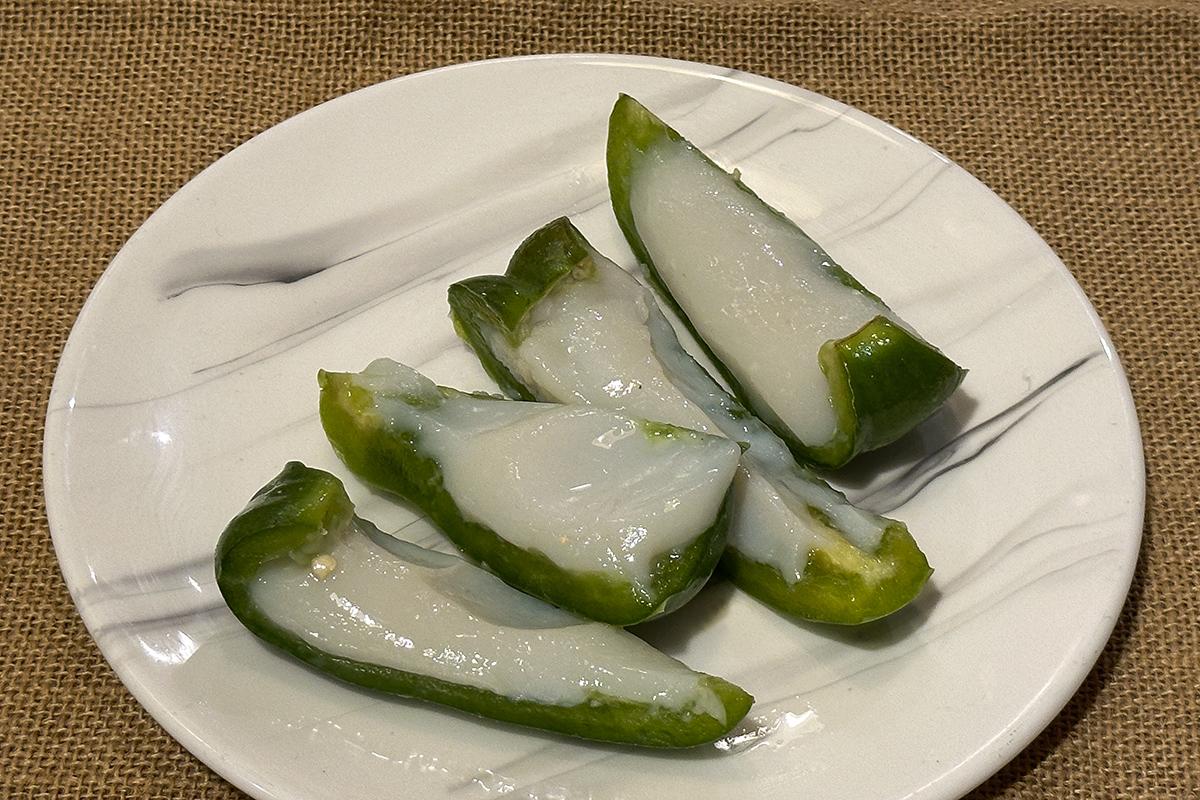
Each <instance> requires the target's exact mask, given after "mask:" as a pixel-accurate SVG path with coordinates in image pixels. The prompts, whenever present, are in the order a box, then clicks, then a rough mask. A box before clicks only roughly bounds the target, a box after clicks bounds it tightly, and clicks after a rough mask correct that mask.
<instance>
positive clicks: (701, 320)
mask: <svg viewBox="0 0 1200 800" xmlns="http://www.w3.org/2000/svg"><path fill="white" fill-rule="evenodd" d="M607 160H608V180H609V191H610V192H611V195H612V204H613V211H614V212H615V214H616V217H617V221H618V223H619V224H620V226H621V230H622V231H623V232H624V234H625V237H626V239H627V240H628V241H629V244H630V246H631V247H632V248H633V251H634V253H635V254H636V256H637V258H638V260H639V261H640V262H642V264H644V265H645V267H646V269H647V272H648V275H649V277H650V279H651V281H652V282H653V283H654V284H655V287H656V288H657V289H658V290H659V291H660V292H661V293H662V295H663V297H664V298H665V299H666V300H667V301H668V302H669V303H670V304H671V305H672V306H673V307H674V308H675V310H676V311H678V312H679V314H680V316H681V318H682V319H683V320H684V321H685V322H686V323H687V325H688V327H689V328H690V329H691V330H692V332H693V333H695V335H696V337H697V339H698V340H699V341H700V343H701V344H702V345H703V346H704V348H705V350H706V351H707V352H708V355H709V356H710V357H711V358H712V360H713V363H714V364H715V365H716V366H717V368H718V369H719V370H720V372H721V374H722V375H723V376H724V377H725V379H726V380H727V381H728V382H729V384H730V386H731V387H732V388H733V390H734V392H735V394H736V395H737V396H738V398H739V399H740V400H741V401H742V402H743V403H744V404H745V405H746V406H747V407H749V408H750V409H751V410H752V411H753V412H754V413H755V414H756V415H757V416H758V417H759V418H761V419H762V420H763V421H764V422H766V423H767V424H768V425H769V426H771V428H772V429H774V431H775V432H776V433H777V434H778V435H779V436H780V437H781V438H782V439H783V440H784V441H785V442H786V443H787V444H788V446H789V447H790V448H791V449H792V451H793V452H794V453H795V454H796V456H797V457H798V458H802V459H804V460H807V461H809V462H811V463H814V464H817V465H820V466H825V467H838V466H841V465H842V464H845V463H846V462H847V461H849V460H850V459H851V458H853V457H854V456H855V455H856V454H858V453H861V452H864V451H866V450H871V449H874V448H877V447H881V446H883V445H885V444H888V443H890V442H892V441H895V440H896V439H898V438H899V437H900V436H902V435H904V434H905V433H907V432H908V431H909V430H911V429H912V428H913V427H914V426H916V425H917V424H918V423H920V422H921V421H922V420H924V419H925V418H926V417H928V416H929V415H930V414H931V413H933V412H934V411H935V410H936V409H937V408H938V407H939V406H940V405H941V404H942V403H943V402H944V401H945V400H946V399H947V398H948V397H949V396H950V395H951V394H952V393H953V392H954V390H955V389H956V388H957V387H958V385H959V384H960V383H961V382H962V379H963V376H964V375H965V372H964V370H962V369H961V368H959V367H958V366H957V365H956V364H955V363H954V362H953V361H951V360H950V359H949V358H947V357H946V356H945V355H943V354H942V353H941V352H940V351H939V350H938V349H937V348H935V347H934V346H932V345H931V344H929V343H928V342H926V341H924V340H923V339H922V338H921V337H920V336H919V335H918V334H917V333H916V332H915V331H913V330H912V329H911V328H910V327H909V326H908V325H906V324H905V323H904V322H903V321H902V320H900V319H899V317H897V316H896V314H895V313H894V312H893V311H892V310H891V309H889V308H888V307H887V306H886V305H884V303H883V302H882V301H881V300H880V299H879V298H878V297H876V296H875V295H874V294H872V293H871V292H869V291H868V290H867V289H865V288H864V287H863V286H862V285H861V284H860V283H859V282H858V281H857V280H855V279H854V278H853V277H852V276H851V275H850V274H849V273H847V272H846V271H845V270H844V269H842V268H841V267H840V266H838V264H837V263H836V262H835V261H834V260H833V259H832V258H831V257H830V255H829V254H828V253H827V252H826V251H825V250H824V248H822V247H821V246H820V245H819V244H817V243H816V242H815V241H813V240H812V239H811V238H809V237H808V235H807V234H805V233H804V231H802V230H801V229H800V228H799V227H797V226H796V225H795V224H793V223H792V222H791V221H790V220H788V219H787V218H786V217H785V216H784V215H783V214H781V213H779V212H778V211H776V210H775V209H774V208H771V207H770V206H769V205H767V204H766V203H764V202H763V201H762V200H761V199H759V197H758V196H757V195H756V194H755V193H754V192H752V191H751V190H750V189H749V188H748V187H746V186H745V184H743V183H742V181H741V179H740V177H739V175H738V173H737V172H734V173H733V174H730V173H728V172H726V171H725V170H723V169H721V168H720V167H718V166H717V165H716V164H715V163H713V162H712V161H711V160H710V159H709V158H708V157H707V156H705V154H704V153H702V152H700V150H698V149H697V148H696V147H694V146H693V145H692V144H691V143H690V142H688V141H687V140H686V139H684V138H683V137H682V136H680V135H679V133H677V132H676V131H675V130H673V129H672V128H670V127H668V126H667V125H666V124H665V123H664V122H663V121H662V120H660V119H659V118H658V117H656V116H654V115H653V114H652V113H650V112H649V111H648V110H647V109H646V108H645V107H643V106H642V105H641V104H639V103H638V102H637V101H636V100H634V99H632V98H630V97H627V96H624V95H622V96H621V98H620V99H619V100H618V101H617V104H616V106H615V108H614V109H613V112H612V116H611V117H610V120H609V132H608V153H607Z"/></svg>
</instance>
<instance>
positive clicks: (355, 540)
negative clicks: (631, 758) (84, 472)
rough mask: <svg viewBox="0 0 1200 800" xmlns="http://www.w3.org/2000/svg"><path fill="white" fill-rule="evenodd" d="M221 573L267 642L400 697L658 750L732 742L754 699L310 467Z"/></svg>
mask: <svg viewBox="0 0 1200 800" xmlns="http://www.w3.org/2000/svg"><path fill="white" fill-rule="evenodd" d="M216 574H217V584H218V586H219V587H220V590H221V594H222V595H223V597H224V598H225V602H226V603H227V604H228V606H229V608H230V610H231V611H233V613H234V615H235V616H236V617H237V618H238V620H239V621H241V623H242V624H243V625H245V626H246V628H248V629H249V630H250V632H251V633H253V634H254V635H255V636H257V637H259V638H260V639H262V640H263V641H265V642H267V643H269V644H270V645H273V646H274V647H276V648H278V649H279V650H280V651H282V652H283V653H285V654H287V655H289V656H291V657H293V658H296V659H298V660H300V661H302V662H304V663H306V664H308V665H310V666H312V667H313V668H315V669H317V670H319V671H320V672H322V673H324V674H326V675H329V676H331V677H333V678H337V679H339V680H342V681H346V682H347V683H351V684H355V685H357V686H361V687H365V688H367V689H373V690H376V691H379V692H384V693H387V694H391V695H399V696H403V697H412V698H417V699H420V700H427V701H430V702H434V703H440V704H443V705H447V706H452V707H454V708H457V709H461V710H463V711H467V712H470V713H473V714H478V715H480V716H484V717H490V718H492V719H497V720H502V721H505V722H511V723H515V724H518V725H527V726H532V727H535V728H543V729H546V730H550V731H557V732H559V733H564V734H569V735H572V736H582V737H585V738H589V739H599V740H605V741H613V742H625V743H629V744H635V745H645V746H650V747H690V746H693V745H698V744H702V743H704V742H709V741H712V740H714V739H717V738H719V737H720V736H722V735H723V734H724V733H726V732H727V731H729V730H730V729H731V728H732V727H733V726H734V725H736V724H737V723H738V721H739V720H740V719H741V718H742V717H743V716H744V715H745V714H746V712H747V711H748V710H749V708H750V704H751V703H752V702H753V700H752V698H751V697H750V696H749V695H747V694H746V693H745V692H744V691H742V690H741V689H739V688H738V687H736V686H734V685H733V684H731V683H728V682H727V681H724V680H722V679H720V678H715V677H712V676H709V675H704V674H702V673H698V672H693V671H692V670H690V669H688V668H687V667H685V666H684V665H683V664H681V663H679V662H678V661H676V660H674V659H672V658H670V657H668V656H666V655H664V654H662V653H660V652H658V651H657V650H655V649H653V648H652V647H650V646H649V645H647V644H646V643H644V642H642V641H641V640H640V639H638V638H636V637H635V636H633V635H632V634H629V633H626V632H625V631H623V630H621V629H619V628H614V627H612V626H609V625H604V624H602V623H597V622H589V621H587V620H584V619H581V618H580V617H578V616H575V615H573V614H570V613H568V612H566V611H563V610H561V609H558V608H554V607H553V606H550V605H547V604H546V603H543V602H542V601H540V600H537V599H535V598H533V597H530V596H528V595H526V594H523V593H521V592H518V591H516V590H515V589H512V588H511V587H509V586H507V585H505V584H504V583H503V582H502V581H500V580H499V579H498V578H496V577H494V576H493V575H491V574H489V573H487V572H485V571H484V570H481V569H479V568H478V567H475V566H473V565H471V564H469V563H467V562H466V561H464V560H462V559H461V558H458V557H456V556H450V555H446V554H444V553H438V552H434V551H431V550H426V549H424V548H421V547H418V546H416V545H414V544H410V543H408V542H402V541H400V540H398V539H395V538H393V537H390V536H388V535H387V534H384V533H382V532H381V531H379V530H378V529H377V528H376V527H375V526H374V525H372V524H371V523H369V522H366V521H365V520H362V519H359V518H358V517H357V516H355V514H354V507H353V505H352V504H351V502H350V498H349V497H348V496H347V495H346V492H345V489H344V488H343V487H342V484H341V482H340V481H339V480H338V479H337V478H335V477H334V476H333V475H330V474H329V473H327V472H322V471H320V470H316V469H311V468H309V467H306V466H304V465H303V464H300V463H298V462H291V463H289V464H288V465H287V466H286V467H284V469H283V471H282V472H281V473H280V474H279V475H278V476H277V477H276V478H275V479H274V480H272V481H271V482H270V483H268V484H267V485H266V486H264V487H263V488H262V489H261V490H259V492H258V493H257V494H255V495H254V497H253V499H252V500H251V501H250V503H249V505H247V506H246V508H245V509H244V510H243V511H242V512H241V513H239V514H238V515H237V516H236V517H234V519H233V521H231V522H230V523H229V525H228V527H226V529H225V531H224V533H222V535H221V538H220V541H219V542H218V544H217V549H216Z"/></svg>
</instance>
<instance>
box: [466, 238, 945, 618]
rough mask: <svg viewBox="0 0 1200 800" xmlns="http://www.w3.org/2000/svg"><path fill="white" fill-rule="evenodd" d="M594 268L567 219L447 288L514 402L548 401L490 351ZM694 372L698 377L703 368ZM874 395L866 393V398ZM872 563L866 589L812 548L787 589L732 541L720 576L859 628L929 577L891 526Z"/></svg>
mask: <svg viewBox="0 0 1200 800" xmlns="http://www.w3.org/2000/svg"><path fill="white" fill-rule="evenodd" d="M591 263H592V255H591V249H590V245H589V244H588V243H587V240H586V239H584V237H583V235H582V234H581V233H580V232H579V231H578V229H576V228H575V226H574V225H572V224H571V222H570V221H569V220H567V219H566V218H560V219H556V220H554V221H552V222H549V223H547V224H546V225H544V226H542V227H541V228H539V229H538V230H537V231H535V232H534V233H532V234H530V235H529V237H528V238H526V239H525V241H524V242H522V243H521V245H520V246H519V247H518V248H517V251H516V253H515V254H514V255H513V257H512V259H511V260H510V261H509V264H508V270H507V271H506V272H505V274H504V275H480V276H476V277H473V278H467V279H465V280H463V281H461V282H459V283H455V284H453V285H451V286H450V289H449V301H450V314H451V317H452V318H453V320H454V326H455V329H456V330H457V331H458V333H459V336H461V337H462V338H463V340H464V341H466V342H467V344H468V345H469V346H470V347H471V349H472V350H474V351H475V354H476V355H477V356H478V357H479V360H480V362H481V363H482V364H483V366H484V369H485V370H486V371H487V373H488V374H489V375H490V376H491V377H492V379H493V380H495V381H496V382H497V383H498V384H500V385H501V386H502V387H504V389H505V391H506V392H507V393H508V394H510V395H511V396H513V397H520V398H526V399H531V400H532V399H538V400H553V399H554V398H548V397H541V396H540V395H539V394H538V389H537V387H536V386H528V385H526V384H524V383H523V382H522V381H521V379H520V378H519V377H517V376H516V375H514V374H513V373H512V371H511V370H510V369H509V368H508V366H506V365H505V363H504V361H503V359H502V358H501V357H500V356H499V355H498V354H497V353H496V351H495V349H494V347H493V345H492V342H494V341H496V339H497V337H502V338H503V339H505V340H506V341H507V342H508V343H509V344H510V345H512V346H514V347H515V346H517V345H519V344H520V342H521V340H522V336H523V334H524V332H525V331H524V325H525V319H526V318H527V316H528V315H529V313H530V311H531V310H532V309H533V308H534V306H536V305H537V303H538V302H539V301H540V300H541V299H542V298H544V297H546V296H547V295H548V294H550V293H551V292H552V291H553V290H554V288H555V287H556V286H558V285H559V284H560V283H561V282H562V281H564V280H570V279H571V278H570V277H569V276H571V275H572V273H573V271H575V270H579V269H583V270H586V269H587V268H588V265H589V264H591ZM885 321H886V320H885ZM891 327H894V326H892V325H891V323H890V322H888V327H886V328H884V329H883V330H884V331H887V330H889V329H890V328H891ZM855 341H857V339H856V337H850V338H849V339H847V340H843V342H838V343H830V345H829V346H830V347H846V348H850V347H853V346H855V345H854V342H855ZM872 346H878V345H876V344H875V341H874V340H871V339H868V340H867V343H866V344H864V345H863V347H864V349H866V348H869V347H872ZM885 346H886V345H885ZM922 352H928V349H927V348H926V349H923V350H922ZM846 362H847V363H849V364H851V365H855V366H857V365H858V364H859V363H860V362H859V361H855V359H854V356H853V353H851V354H850V355H849V356H848V357H846ZM839 363H840V362H839ZM861 363H865V364H867V365H868V366H867V367H864V368H861V369H858V370H856V371H854V372H853V373H852V374H851V375H848V376H846V378H845V381H847V382H848V381H849V380H851V379H852V378H854V379H859V380H870V379H872V377H873V376H872V375H870V374H869V373H867V370H868V369H876V368H878V367H879V366H880V365H884V366H895V365H903V364H904V362H903V361H900V360H897V359H886V360H883V361H878V360H872V359H869V358H866V359H862V360H861ZM695 368H696V369H697V370H701V371H702V370H703V367H701V366H700V365H699V364H696V365H695ZM864 373H866V374H865V375H864ZM840 385H842V384H837V386H840ZM870 388H871V387H870V385H867V386H865V387H864V388H863V389H862V391H870ZM725 408H726V410H727V411H728V413H729V414H730V416H733V417H735V418H736V417H740V416H748V415H749V412H747V411H746V410H745V409H744V408H743V407H742V406H741V405H740V404H739V403H738V402H737V401H736V400H734V399H733V398H729V400H728V404H727V405H726V407H725ZM901 414H903V410H901ZM855 422H857V421H855ZM797 469H798V470H800V471H801V474H803V475H804V476H805V477H806V478H807V479H808V480H813V481H819V480H820V479H819V478H817V477H816V476H815V475H813V474H812V473H811V472H810V471H808V470H807V469H803V468H801V467H798V466H797ZM734 513H736V509H735V511H734ZM869 557H870V558H871V559H872V560H874V561H876V562H878V563H881V564H883V565H886V566H888V567H890V568H891V569H890V570H888V571H887V574H886V576H884V577H881V578H879V579H877V580H868V579H867V578H865V577H864V576H863V575H862V574H860V573H858V572H855V571H854V570H852V569H847V568H845V567H844V566H842V565H839V564H837V563H836V562H834V561H833V560H832V559H830V558H829V557H828V556H827V555H826V554H825V553H824V552H822V551H821V550H819V549H814V550H813V551H812V552H810V553H809V556H808V562H807V564H806V566H805V569H804V572H803V577H802V578H801V579H800V580H798V581H794V582H791V583H789V582H788V581H787V580H785V579H784V577H783V575H781V574H780V572H779V570H777V569H776V568H775V567H772V566H769V565H767V564H763V563H759V562H755V561H752V560H750V559H748V558H747V557H746V556H744V555H743V554H741V553H740V552H739V551H738V550H737V548H736V546H735V544H734V542H733V541H730V542H729V543H727V545H726V549H725V553H724V555H723V556H722V558H721V562H720V569H721V571H722V572H724V573H725V574H726V575H727V576H728V577H729V578H730V580H732V581H733V583H734V584H735V585H737V586H738V588H740V589H742V590H743V591H745V592H746V593H747V594H750V595H752V596H753V597H755V598H757V599H759V600H761V601H762V602H764V603H766V604H767V605H769V606H771V607H772V608H774V609H776V610H778V611H781V612H783V613H785V614H788V615H790V616H793V617H798V618H800V619H803V620H807V621H810V622H825V623H832V624H837V625H859V624H862V623H865V622H870V621H873V620H876V619H879V618H880V617H884V616H887V615H888V614H891V613H893V612H895V611H897V610H898V609H900V608H903V607H904V606H905V605H907V604H908V603H909V602H911V601H912V599H913V598H915V597H916V596H917V595H918V594H919V593H920V591H921V589H922V587H923V586H924V585H925V583H926V582H927V581H928V579H929V576H930V575H931V574H932V573H933V570H932V569H931V568H930V566H929V562H928V560H927V559H926V558H925V554H924V553H922V552H921V550H920V548H919V547H918V546H917V543H916V542H915V541H914V540H913V537H912V535H911V534H910V533H909V531H908V528H907V527H906V526H905V525H904V523H903V522H898V521H896V520H887V527H886V529H885V531H884V534H883V537H882V539H881V541H880V544H879V547H878V548H877V549H876V550H875V551H874V552H871V553H870V554H869Z"/></svg>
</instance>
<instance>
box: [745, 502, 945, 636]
mask: <svg viewBox="0 0 1200 800" xmlns="http://www.w3.org/2000/svg"><path fill="white" fill-rule="evenodd" d="M871 557H872V558H873V559H875V560H877V561H880V562H883V563H885V564H889V565H890V566H891V567H892V572H891V574H890V575H889V576H888V577H887V578H884V579H883V580H882V581H879V582H869V581H867V580H866V579H865V578H863V576H862V575H860V574H859V573H857V572H853V571H850V570H845V569H842V568H840V567H838V566H837V565H836V564H834V563H832V562H831V561H830V559H829V558H828V557H826V556H825V554H824V553H823V552H822V551H820V550H813V551H811V552H810V553H809V554H808V565H807V566H806V567H805V570H804V577H803V578H802V579H801V580H800V581H798V582H796V583H793V584H789V583H788V582H787V581H786V580H784V578H783V576H782V575H781V574H780V573H779V570H777V569H775V568H774V567H772V566H769V565H767V564H761V563H759V562H757V561H751V560H750V559H748V558H746V557H745V556H743V555H742V554H741V553H739V552H738V551H737V549H735V548H733V547H728V548H726V549H725V555H724V556H723V557H722V558H721V571H722V572H723V573H725V574H726V575H728V576H729V579H730V580H731V581H733V583H734V584H735V585H737V587H738V588H740V589H742V590H743V591H744V592H746V593H747V594H749V595H752V596H754V597H756V598H758V599H759V600H761V601H762V602H764V603H766V604H767V605H769V606H771V607H772V608H776V609H779V610H780V611H783V612H785V613H787V614H790V615H792V616H795V617H800V618H801V619H806V620H810V621H813V622H831V623H835V624H838V625H861V624H863V623H866V622H873V621H874V620H877V619H880V618H882V617H886V616H887V615H889V614H892V613H895V612H896V611H897V610H899V609H901V608H903V607H904V606H906V605H908V603H909V602H911V601H912V599H913V598H915V597H916V596H917V595H918V594H919V593H920V591H921V589H922V587H924V586H925V583H926V582H927V581H928V580H929V576H930V575H932V574H933V569H932V568H931V567H930V566H929V562H928V561H926V560H925V554H924V553H922V552H921V550H920V548H918V547H917V543H916V542H915V541H914V540H913V538H912V535H911V534H910V533H909V532H908V528H907V527H905V526H904V524H903V523H901V522H896V523H894V524H892V525H889V526H888V527H887V528H886V529H885V530H884V532H883V538H882V539H881V540H880V543H879V547H878V549H876V550H875V552H873V553H872V554H871Z"/></svg>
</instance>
